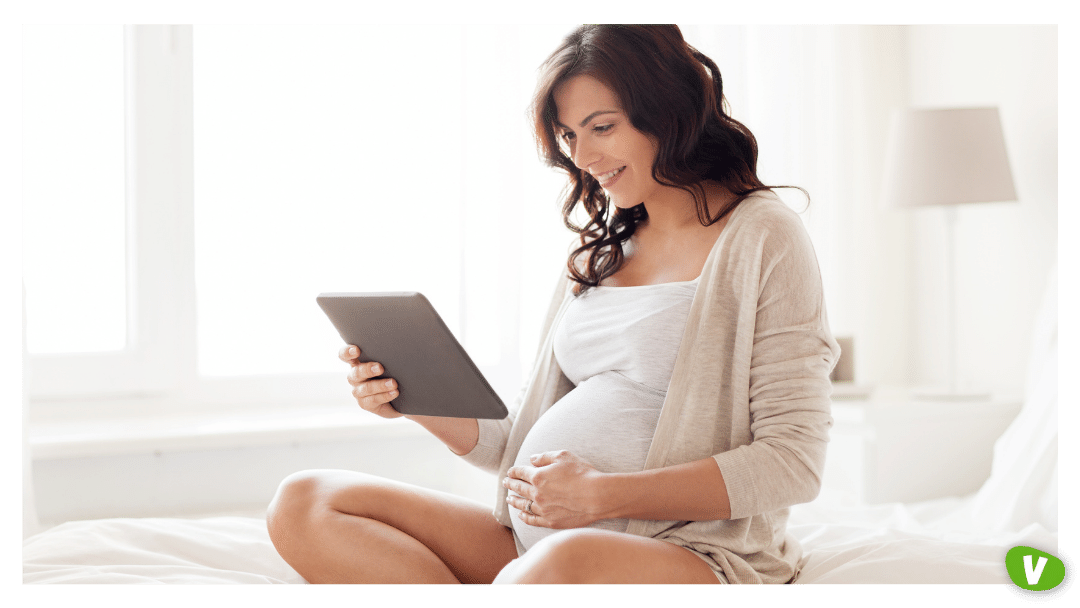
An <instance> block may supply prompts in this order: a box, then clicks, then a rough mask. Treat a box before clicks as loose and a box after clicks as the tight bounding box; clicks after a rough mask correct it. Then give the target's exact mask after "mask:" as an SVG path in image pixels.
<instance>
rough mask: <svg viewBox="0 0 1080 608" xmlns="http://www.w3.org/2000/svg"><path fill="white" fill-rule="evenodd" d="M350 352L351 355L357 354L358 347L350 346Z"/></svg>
mask: <svg viewBox="0 0 1080 608" xmlns="http://www.w3.org/2000/svg"><path fill="white" fill-rule="evenodd" d="M349 354H350V355H355V354H356V348H355V347H353V348H350V349H349Z"/></svg>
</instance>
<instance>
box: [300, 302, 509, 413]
mask: <svg viewBox="0 0 1080 608" xmlns="http://www.w3.org/2000/svg"><path fill="white" fill-rule="evenodd" d="M316 301H317V302H318V304H319V306H320V307H321V308H322V309H323V312H325V313H326V315H327V316H328V317H329V318H330V321H331V322H332V323H333V324H334V327H335V328H336V329H337V330H338V334H339V335H341V337H342V339H343V340H344V341H345V344H346V345H347V347H346V348H345V349H342V351H341V352H340V353H339V356H340V357H341V359H342V360H343V361H345V362H347V363H349V364H350V365H352V366H353V368H352V370H351V371H350V372H349V383H350V384H352V385H353V395H354V396H355V397H356V398H357V403H359V404H360V406H361V407H363V408H364V409H365V410H368V411H371V412H373V413H375V414H377V415H379V416H383V417H385V418H396V417H397V416H400V415H403V414H414V415H419V416H442V417H450V418H495V419H502V418H505V417H506V416H507V410H506V406H505V405H503V403H502V400H501V399H499V396H498V395H497V394H496V393H495V391H494V390H493V389H492V388H491V385H489V384H488V382H487V380H486V379H485V378H484V376H483V375H482V374H481V373H480V370H479V369H477V367H476V365H475V364H474V363H473V361H472V359H470V358H469V355H468V354H467V353H466V352H465V349H464V348H462V347H461V344H459V343H458V341H457V339H456V338H454V335H453V334H452V333H451V332H450V330H449V329H448V328H447V327H446V324H445V323H443V320H442V318H440V317H439V315H438V313H437V312H435V309H434V308H433V307H432V306H431V303H430V302H428V300H427V298H425V297H424V296H423V295H422V294H419V293H415V292H412V293H324V294H320V295H319V296H318V297H317V298H316ZM349 346H355V347H356V349H357V351H356V352H355V353H352V352H350V351H349V350H348V347H349ZM375 365H377V366H378V368H377V369H376V368H375V367H374V366H375ZM385 381H390V382H391V385H387V384H386V383H385ZM393 391H397V393H396V394H395V393H394V392H393Z"/></svg>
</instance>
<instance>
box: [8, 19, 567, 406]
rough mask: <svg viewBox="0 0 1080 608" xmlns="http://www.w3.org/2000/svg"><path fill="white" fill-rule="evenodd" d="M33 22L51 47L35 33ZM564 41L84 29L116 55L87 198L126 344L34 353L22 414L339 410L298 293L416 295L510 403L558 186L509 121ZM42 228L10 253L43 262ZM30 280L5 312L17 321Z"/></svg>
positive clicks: (317, 327) (419, 33) (526, 346)
mask: <svg viewBox="0 0 1080 608" xmlns="http://www.w3.org/2000/svg"><path fill="white" fill-rule="evenodd" d="M80 27H84V26H80ZM41 29H42V31H43V32H44V33H39V34H40V36H42V37H46V36H53V37H58V38H60V41H58V42H57V43H56V44H57V46H60V47H64V48H67V47H66V46H65V43H64V41H63V37H64V35H63V32H62V31H60V30H59V29H58V28H54V27H52V26H49V27H46V28H41ZM568 29H569V26H543V27H539V26H538V27H529V28H518V29H515V28H506V29H502V30H496V31H491V30H490V28H483V29H482V30H481V29H470V28H469V27H459V28H453V27H446V26H440V27H434V26H410V28H409V29H408V30H407V31H393V30H389V29H387V28H370V27H362V26H320V27H303V26H289V27H287V28H284V27H277V26H258V27H247V26H244V27H240V26H196V27H194V28H193V27H190V26H128V27H126V28H123V33H122V34H121V30H120V28H119V26H117V27H116V28H114V30H115V32H113V33H112V34H106V33H105V32H104V30H103V31H102V32H101V35H102V36H105V37H106V38H108V37H109V36H114V37H115V38H120V39H121V40H122V41H124V42H123V45H124V46H123V48H124V59H123V64H122V65H123V66H124V68H123V71H122V74H123V80H122V82H121V83H114V84H115V85H117V86H120V85H122V90H123V96H117V97H115V98H114V99H113V100H112V101H111V102H110V103H111V104H112V105H111V106H110V108H111V111H112V112H113V113H114V114H115V113H116V110H117V107H116V106H117V104H120V103H121V101H122V102H123V103H122V105H121V109H122V110H123V112H124V113H123V114H122V116H125V117H126V127H125V130H124V134H125V139H124V140H123V141H124V142H126V143H125V145H124V146H123V148H122V149H123V150H124V152H125V157H126V166H125V169H124V171H123V172H121V173H120V175H121V179H124V180H125V181H123V182H122V183H124V184H125V185H126V188H123V189H119V190H118V192H114V193H112V194H109V195H108V196H107V198H109V200H111V201H112V202H113V204H114V206H113V208H112V209H113V211H112V213H113V216H112V218H113V222H112V224H113V231H112V232H111V233H106V232H104V231H103V230H98V229H95V230H94V231H92V232H93V234H94V235H95V236H96V237H97V239H98V242H100V243H108V245H107V246H106V245H100V246H99V248H100V249H102V250H106V251H108V247H112V248H113V250H114V251H113V254H112V265H113V267H114V270H112V273H113V275H120V276H123V277H126V283H121V285H122V287H120V288H116V289H113V291H114V292H117V291H119V292H122V293H124V294H125V297H124V298H123V300H122V301H123V302H124V306H123V307H121V306H120V305H119V304H117V303H116V302H119V301H120V300H117V299H116V296H115V295H114V299H113V302H114V303H113V304H111V305H103V308H104V309H107V312H108V313H109V314H111V315H112V316H113V317H117V316H120V317H122V318H123V319H124V320H123V321H122V322H120V323H119V324H118V323H116V322H114V323H113V325H115V326H120V327H124V328H126V334H122V336H123V337H122V338H115V337H114V338H113V342H112V343H109V344H108V345H107V346H94V347H93V348H90V349H84V350H88V351H90V352H82V353H77V354H72V353H68V354H64V355H58V354H55V353H40V352H34V353H33V354H32V357H31V371H32V374H33V378H32V381H31V395H32V397H33V398H34V400H35V402H37V403H45V402H48V401H50V400H67V401H69V402H70V401H86V402H94V400H95V399H97V398H100V397H110V398H112V401H113V402H115V403H120V402H125V400H126V402H132V401H131V400H132V399H136V398H137V399H141V400H142V402H145V400H146V399H150V400H152V401H153V402H154V403H159V404H165V405H166V406H167V407H177V408H182V409H186V408H190V407H196V406H200V407H201V406H206V407H218V406H237V405H244V404H251V405H265V404H273V403H289V404H294V405H295V404H303V403H309V402H310V403H326V402H329V401H335V400H346V401H347V400H348V399H349V395H348V392H347V391H346V390H343V386H342V384H343V382H344V380H343V376H344V371H345V370H343V369H342V367H341V364H340V362H339V361H337V359H336V351H337V349H338V348H339V347H340V339H339V338H338V337H337V336H336V334H335V333H334V332H333V328H332V326H331V325H330V323H329V322H328V321H327V320H326V319H325V318H324V317H323V316H322V313H321V312H320V311H319V309H318V307H317V306H316V305H315V301H314V300H315V296H316V295H317V294H318V293H319V292H322V291H389V290H406V289H407V290H419V291H422V292H424V293H425V294H426V295H428V297H429V298H430V299H431V300H432V302H433V303H434V304H435V306H436V307H437V308H438V309H439V311H440V313H441V314H442V315H443V317H444V318H445V319H446V321H447V324H448V326H449V327H450V328H451V329H452V330H453V331H454V332H455V333H456V335H457V336H458V338H459V340H461V341H462V343H463V344H464V345H465V347H466V349H467V350H468V351H469V352H470V354H471V355H472V356H473V358H474V359H475V360H476V362H477V364H478V365H479V366H480V368H481V370H482V371H483V372H484V373H485V375H487V376H488V378H489V380H491V382H492V384H493V385H494V386H495V388H496V390H497V391H498V392H499V393H500V394H501V395H502V396H503V397H504V398H505V399H508V400H509V399H511V398H513V397H514V396H515V395H516V393H517V390H518V388H519V384H520V381H521V377H522V375H523V371H524V368H527V367H528V366H530V365H531V363H532V357H533V355H534V353H535V347H536V341H537V339H538V338H539V330H540V322H541V317H542V315H543V313H544V311H545V310H546V307H547V303H548V299H549V296H550V289H551V287H552V286H553V284H554V280H555V278H556V274H557V273H558V271H559V268H560V267H561V265H562V263H563V256H564V255H565V250H566V245H567V244H568V242H569V239H570V238H571V236H570V235H569V233H567V232H566V231H565V228H563V227H562V225H561V218H560V216H559V211H558V210H559V201H558V195H559V192H560V191H561V188H562V185H563V181H564V178H563V177H561V176H560V175H558V174H556V173H554V172H552V171H551V170H549V169H547V168H545V167H543V166H542V165H541V164H540V163H539V162H538V160H537V157H536V152H535V149H534V146H533V143H532V137H531V134H530V133H529V131H528V128H529V125H528V122H527V120H526V117H525V109H526V106H527V104H528V101H529V98H530V96H531V92H532V87H533V85H534V74H535V69H536V68H537V67H538V66H539V64H540V63H541V61H542V60H543V59H544V57H546V55H547V53H549V52H550V50H551V48H553V41H556V40H558V39H559V37H561V36H562V35H563V34H565V32H566V31H568ZM28 32H29V31H28ZM33 35H35V34H33V33H28V36H33ZM115 38H109V39H110V40H113V41H114V43H115ZM492 45H494V46H496V47H498V48H500V49H501V50H502V51H503V52H500V53H498V54H494V56H493V54H492V53H490V48H492ZM106 46H107V45H106ZM113 46H114V47H115V46H116V45H115V44H114V45H113ZM28 48H29V47H28ZM77 51H78V49H74V50H71V49H69V50H68V51H67V52H69V53H72V52H77ZM118 61H120V59H119V57H118V56H117V53H116V52H115V48H114V52H113V56H112V58H100V59H95V60H94V62H97V63H107V64H109V66H111V67H110V68H109V69H112V70H113V72H114V78H113V80H114V81H115V80H117V78H116V77H115V73H116V71H117V70H116V63H117V62H118ZM27 68H28V69H27V72H31V73H40V74H46V73H48V74H53V75H54V74H55V73H54V72H53V71H50V70H49V69H47V68H46V67H45V66H43V65H41V64H38V65H37V66H32V65H27ZM98 80H101V78H99V79H98ZM70 101H71V102H74V99H71V100H70ZM73 105H74V104H73ZM80 122H84V123H85V122H95V123H103V121H88V120H87V119H81V121H80ZM116 130H117V126H116V124H114V125H113V126H111V127H108V126H106V127H105V128H103V129H102V132H103V133H105V134H106V136H109V137H112V138H113V139H115V138H116V137H115V136H116ZM95 137H99V138H100V137H105V136H100V135H91V136H89V138H90V139H91V140H93V139H94V138H95ZM28 158H30V157H28ZM37 164H38V165H39V166H44V165H45V163H37ZM113 174H114V175H115V174H116V169H115V168H114V169H113ZM123 176H126V178H125V177H123ZM46 194H47V193H45V192H44V190H43V191H42V194H41V196H42V197H44V196H45V195H46ZM102 196H105V195H102ZM117 198H121V200H123V201H125V204H124V205H123V206H120V207H119V208H120V209H123V210H124V213H122V214H121V213H119V212H118V211H117V207H118V205H117V204H116V199H117ZM27 200H28V202H29V203H30V204H29V205H28V207H33V208H35V209H38V210H40V209H44V208H46V205H48V204H51V203H46V202H44V200H43V199H39V198H36V197H35V198H29V197H28V199H27ZM53 221H54V220H52V219H49V218H46V221H39V222H36V223H35V222H32V221H30V220H28V221H27V223H26V239H25V240H26V242H27V243H38V242H41V243H42V247H41V248H43V249H44V246H43V245H44V241H40V240H39V236H38V235H40V234H44V233H47V232H48V231H49V230H50V229H51V227H52V223H51V222H53ZM117 224H120V225H121V226H124V225H126V230H122V231H121V230H119V229H117V228H116V225H117ZM118 243H119V244H118ZM34 246H36V245H34ZM31 247H32V246H28V253H30V251H29V250H30V248H31ZM117 248H119V249H120V250H121V251H122V255H120V254H117V253H116V251H115V250H116V249H117ZM62 249H64V253H65V254H66V255H68V256H71V255H73V254H74V253H75V252H74V251H73V249H72V248H71V246H70V242H69V243H66V244H65V245H63V246H62ZM30 257H32V256H31V255H28V256H27V258H28V267H27V276H28V279H29V277H30V276H31V275H32V274H33V273H32V269H31V268H30V261H29V258H30ZM118 258H119V259H120V260H124V261H126V264H122V263H121V262H120V261H118ZM95 265H97V263H95ZM119 266H123V267H124V270H123V271H117V270H116V269H115V267H119ZM42 276H43V277H44V278H42V280H41V281H40V282H39V283H49V282H50V281H51V283H52V284H53V285H63V280H62V279H60V278H59V275H57V274H55V273H54V274H53V275H52V276H51V277H47V276H46V275H42ZM523 276H529V277H538V279H537V280H532V279H529V280H522V277H523ZM94 281H95V286H96V285H98V284H104V280H101V279H94ZM114 282H116V281H115V279H114ZM37 284H38V283H31V281H29V280H28V312H29V313H30V314H29V316H31V317H34V318H41V315H42V314H45V309H43V308H42V307H41V306H39V305H36V304H35V302H36V301H37V300H35V298H38V299H42V298H44V296H39V295H36V294H43V293H45V292H44V291H42V290H41V289H40V288H33V289H31V286H32V285H37ZM61 289H62V288H61ZM95 290H96V287H95ZM68 302H69V303H72V302H71V300H70V298H69V300H68ZM120 310H123V311H126V312H123V313H122V312H119V311H120ZM78 322H79V323H82V324H84V325H103V324H102V323H97V322H92V321H86V320H80V321H78ZM28 324H29V321H28ZM28 331H29V330H28ZM114 333H115V332H114ZM103 344H104V343H103ZM94 349H97V350H94ZM109 350H111V351H112V352H108V351H109ZM97 405H98V406H102V407H104V405H103V402H101V401H100V399H98V401H97Z"/></svg>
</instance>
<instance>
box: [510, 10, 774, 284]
mask: <svg viewBox="0 0 1080 608" xmlns="http://www.w3.org/2000/svg"><path fill="white" fill-rule="evenodd" d="M583 74H584V75H589V76H592V77H593V78H596V79H597V80H599V81H600V82H602V83H603V84H604V85H605V86H607V87H608V88H609V89H611V90H612V91H613V92H614V93H615V95H616V96H617V97H618V99H619V101H620V102H621V105H622V108H623V110H624V111H625V112H626V114H627V116H628V117H629V119H630V123H631V124H632V125H633V127H634V128H635V129H637V130H638V131H641V132H642V133H644V134H646V135H651V136H652V137H653V138H655V139H656V141H657V142H658V145H659V149H658V151H657V154H656V160H655V162H654V163H653V167H652V177H653V179H655V180H656V181H657V182H658V183H660V184H663V185H667V186H674V187H677V188H679V189H681V190H685V191H686V192H688V193H690V195H691V196H692V197H693V200H694V206H695V208H696V211H697V216H698V220H699V221H700V222H701V224H702V226H710V225H712V224H714V223H716V222H718V221H720V219H722V218H723V217H724V216H726V215H727V214H728V213H730V212H731V210H732V209H734V208H735V207H736V206H738V204H739V203H741V202H742V201H743V200H745V199H746V197H748V196H749V195H750V194H752V193H753V192H756V191H759V190H767V189H769V188H770V187H769V186H766V185H765V184H763V183H762V182H761V180H760V179H758V176H757V155H758V151H757V140H756V139H755V138H754V134H753V133H751V132H750V130H749V129H747V128H746V126H744V125H743V124H742V123H740V122H739V121H737V120H735V119H734V118H732V117H731V116H729V115H728V111H727V100H726V99H725V98H724V86H723V80H722V79H721V76H720V70H719V69H718V68H717V67H716V64H715V63H714V62H713V61H712V60H711V59H709V58H708V57H706V56H705V55H704V54H703V53H701V52H699V51H697V50H696V49H695V48H694V47H692V46H690V45H689V44H687V43H686V41H685V40H683V37H682V32H681V31H680V30H679V28H678V26H675V25H585V26H582V27H580V28H578V29H577V30H575V31H573V32H572V33H570V34H569V35H568V36H567V37H566V39H565V40H564V41H563V43H562V45H561V46H559V48H558V49H556V50H555V52H554V53H552V54H551V56H550V57H549V58H548V59H547V61H545V62H544V63H543V65H541V67H540V76H539V79H538V83H537V87H536V92H535V93H534V95H533V100H532V106H531V108H530V114H531V119H532V121H533V129H534V135H535V137H536V143H537V148H538V149H539V152H540V156H541V158H542V159H543V160H544V162H545V163H546V164H547V165H548V166H551V167H556V168H559V169H562V170H563V171H565V172H566V173H567V175H568V176H569V178H570V181H569V183H568V184H567V188H566V191H565V192H564V194H565V197H566V198H565V200H564V202H563V207H562V214H563V223H564V224H565V225H566V227H567V228H569V229H570V230H572V231H573V232H575V233H577V234H579V235H580V244H579V246H578V247H576V248H575V249H574V250H573V251H572V252H571V253H570V257H569V259H568V260H567V269H568V270H569V273H570V278H571V279H572V280H574V281H576V282H577V283H578V285H576V286H575V292H577V293H580V292H581V291H582V290H584V289H588V288H589V287H595V286H596V285H599V284H600V281H601V280H603V279H604V278H605V277H608V276H610V275H612V274H614V273H615V272H616V271H617V270H618V269H619V268H620V267H621V266H622V264H623V253H622V244H623V243H624V242H625V241H626V240H628V239H629V238H630V237H631V236H632V235H633V234H634V231H635V230H636V229H637V225H638V223H639V222H641V221H643V220H645V219H646V218H647V217H648V213H647V212H646V210H645V205H643V204H638V205H636V206H634V207H631V208H629V209H621V208H617V207H616V208H615V209H614V211H613V213H611V217H610V218H609V217H608V215H609V208H610V207H611V205H610V204H609V201H608V198H607V195H606V194H605V193H604V191H603V189H602V188H601V187H600V183H599V182H598V181H597V180H596V179H595V178H594V177H593V176H592V175H590V174H589V173H588V172H587V171H583V170H581V169H578V168H577V166H575V165H574V161H573V160H571V159H570V157H569V156H568V155H567V154H566V152H565V151H564V150H563V149H562V147H561V146H560V145H559V140H558V136H557V134H556V126H555V125H556V123H557V115H558V111H557V108H556V107H555V97H554V91H555V89H556V88H558V87H559V85H561V84H562V83H564V82H566V81H568V80H570V79H571V78H573V77H575V76H579V75H583ZM705 180H713V181H715V182H718V183H719V184H721V185H722V186H724V187H726V188H727V189H728V190H729V191H731V192H732V193H733V194H735V195H736V198H735V200H733V201H732V202H731V203H730V204H728V205H726V206H725V207H724V208H722V209H720V210H719V212H718V213H717V214H716V215H715V216H711V215H710V214H709V207H708V203H707V201H706V199H705V189H704V187H703V186H702V182H704V181H705ZM578 204H581V205H583V206H584V208H585V211H586V213H587V214H588V216H589V220H588V222H586V223H585V225H584V226H578V225H576V224H575V223H574V222H573V221H572V220H571V219H570V216H571V214H572V213H573V211H574V208H575V207H576V206H577V205H578ZM582 256H585V257H584V263H583V264H581V266H583V267H584V271H581V270H579V262H578V259H579V258H581V257H582Z"/></svg>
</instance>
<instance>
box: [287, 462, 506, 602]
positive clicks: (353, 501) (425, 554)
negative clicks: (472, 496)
mask: <svg viewBox="0 0 1080 608" xmlns="http://www.w3.org/2000/svg"><path fill="white" fill-rule="evenodd" d="M267 529H268V530H269V532H270V539H271V540H272V541H273V543H274V546H275V547H276V548H277V550H278V553H280V554H281V556H282V557H283V558H284V559H285V561H286V562H288V563H289V565H291V566H292V567H293V568H295V569H296V571H297V572H299V573H300V575H301V576H303V577H304V578H305V579H307V580H308V582H311V583H457V582H462V583H490V582H492V580H493V579H494V578H495V576H496V575H497V574H498V573H499V571H500V570H501V569H502V568H503V567H504V566H505V565H506V564H507V563H509V562H510V561H511V560H513V559H515V558H516V557H517V549H516V548H515V545H514V538H513V534H512V532H511V531H510V529H509V528H506V527H504V526H503V525H501V524H499V522H498V521H496V520H495V518H494V516H493V515H492V514H491V508H490V507H486V506H484V505H481V504H479V503H476V502H473V501H470V500H466V499H464V498H461V497H458V496H454V495H452V494H447V493H444V492H437V491H434V490H428V489H425V488H420V487H416V486H411V485H408V484H404V483H400V482H396V481H392V480H389V479H382V478H379V477H375V476H372V475H365V474H363V473H355V472H351V471H335V470H318V471H303V472H301V473H296V474H293V475H290V476H289V477H288V478H286V479H285V481H283V482H282V483H281V487H280V488H279V489H278V492H277V495H276V496H275V497H274V500H273V502H272V503H271V504H270V509H269V512H268V514H267Z"/></svg>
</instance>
